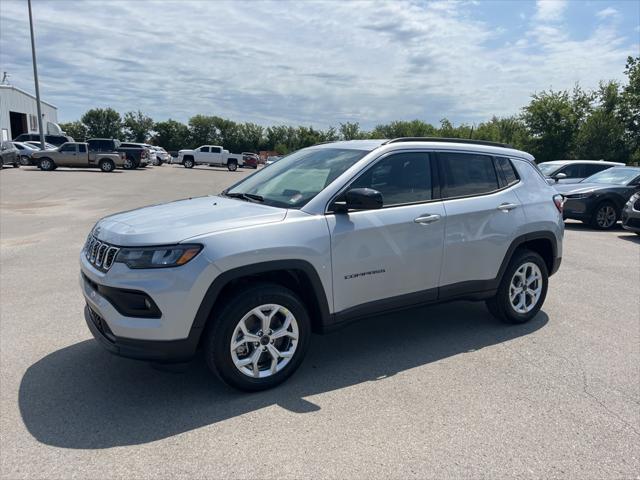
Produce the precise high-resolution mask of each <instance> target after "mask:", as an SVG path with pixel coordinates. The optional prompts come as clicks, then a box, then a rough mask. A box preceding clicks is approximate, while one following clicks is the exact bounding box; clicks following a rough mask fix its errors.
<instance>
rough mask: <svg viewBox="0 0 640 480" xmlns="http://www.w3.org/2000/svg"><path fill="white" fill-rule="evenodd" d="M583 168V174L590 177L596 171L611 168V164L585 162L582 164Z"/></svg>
mask: <svg viewBox="0 0 640 480" xmlns="http://www.w3.org/2000/svg"><path fill="white" fill-rule="evenodd" d="M582 168H583V176H585V177H590V176H591V175H593V174H594V173H598V172H601V171H602V170H606V169H607V168H611V167H610V166H609V165H596V164H588V163H587V164H585V165H583V166H582Z"/></svg>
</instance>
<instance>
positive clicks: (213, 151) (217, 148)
mask: <svg viewBox="0 0 640 480" xmlns="http://www.w3.org/2000/svg"><path fill="white" fill-rule="evenodd" d="M221 151H222V149H221V148H220V147H211V153H220V152H221Z"/></svg>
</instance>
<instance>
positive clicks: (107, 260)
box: [84, 235, 120, 272]
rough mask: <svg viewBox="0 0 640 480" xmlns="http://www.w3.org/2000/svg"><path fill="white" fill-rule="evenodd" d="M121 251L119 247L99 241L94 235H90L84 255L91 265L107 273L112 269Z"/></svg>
mask: <svg viewBox="0 0 640 480" xmlns="http://www.w3.org/2000/svg"><path fill="white" fill-rule="evenodd" d="M119 250H120V249H119V248H118V247H114V246H113V245H109V244H108V243H106V242H102V241H100V240H98V239H97V238H96V237H94V236H93V235H89V238H88V239H87V243H86V244H85V247H84V255H85V257H86V258H87V260H89V263H90V264H91V265H93V266H94V267H96V268H97V269H98V270H101V271H103V272H106V271H107V270H109V269H110V268H111V265H113V262H114V261H115V259H116V255H118V251H119Z"/></svg>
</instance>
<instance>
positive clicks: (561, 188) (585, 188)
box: [554, 183, 624, 194]
mask: <svg viewBox="0 0 640 480" xmlns="http://www.w3.org/2000/svg"><path fill="white" fill-rule="evenodd" d="M554 187H555V189H556V190H557V191H558V192H560V193H562V194H568V193H586V192H594V191H596V190H605V189H611V188H616V187H617V188H624V185H615V184H609V183H574V184H568V185H566V184H565V185H562V184H560V185H554Z"/></svg>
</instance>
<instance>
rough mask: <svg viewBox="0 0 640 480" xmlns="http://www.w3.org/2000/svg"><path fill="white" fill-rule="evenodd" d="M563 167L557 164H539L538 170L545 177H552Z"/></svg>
mask: <svg viewBox="0 0 640 480" xmlns="http://www.w3.org/2000/svg"><path fill="white" fill-rule="evenodd" d="M561 166H562V165H558V164H557V163H555V164H554V163H539V164H538V168H539V169H540V171H541V172H542V173H543V174H544V175H551V174H552V173H553V172H554V171H556V170H557V169H558V168H560V167H561Z"/></svg>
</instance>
